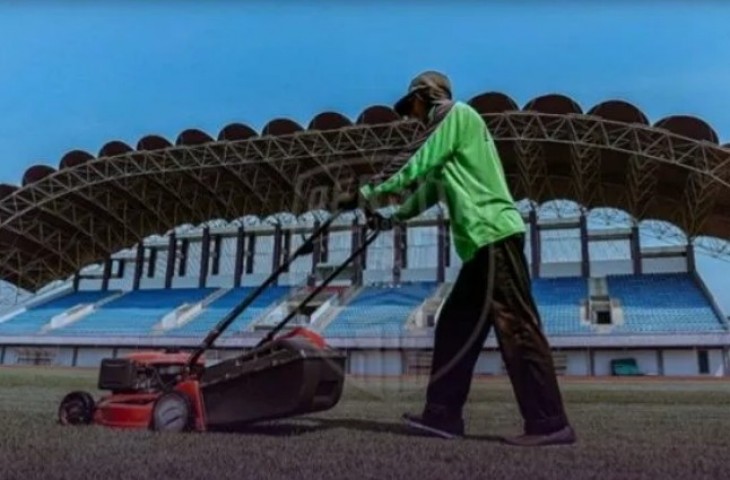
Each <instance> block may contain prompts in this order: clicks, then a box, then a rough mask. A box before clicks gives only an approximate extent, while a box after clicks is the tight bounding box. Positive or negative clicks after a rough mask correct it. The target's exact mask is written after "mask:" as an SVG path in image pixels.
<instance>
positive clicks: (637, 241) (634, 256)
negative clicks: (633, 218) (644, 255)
mask: <svg viewBox="0 0 730 480" xmlns="http://www.w3.org/2000/svg"><path fill="white" fill-rule="evenodd" d="M629 241H630V243H631V260H632V263H633V265H634V275H641V273H642V270H643V267H642V265H641V237H640V236H639V226H638V225H636V224H634V225H632V226H631V236H630V237H629Z"/></svg>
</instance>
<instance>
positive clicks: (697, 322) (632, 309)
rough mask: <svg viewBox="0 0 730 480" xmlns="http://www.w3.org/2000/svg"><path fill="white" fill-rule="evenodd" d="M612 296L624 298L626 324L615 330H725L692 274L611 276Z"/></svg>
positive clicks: (678, 331) (609, 279) (618, 298)
mask: <svg viewBox="0 0 730 480" xmlns="http://www.w3.org/2000/svg"><path fill="white" fill-rule="evenodd" d="M607 282H608V291H609V294H610V296H611V298H615V299H617V300H619V301H620V302H621V305H622V307H623V312H624V324H623V325H617V326H616V327H614V329H613V332H614V333H698V332H719V331H724V326H723V324H722V323H721V320H720V319H719V318H718V317H717V315H716V314H715V311H714V310H713V309H712V306H711V305H710V302H709V300H708V299H707V298H706V297H705V294H704V293H703V292H702V290H701V289H700V287H699V285H697V283H696V282H695V280H694V279H693V278H692V276H691V275H689V274H687V273H667V274H650V275H617V276H610V277H608V278H607Z"/></svg>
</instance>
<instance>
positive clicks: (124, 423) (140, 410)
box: [58, 328, 344, 432]
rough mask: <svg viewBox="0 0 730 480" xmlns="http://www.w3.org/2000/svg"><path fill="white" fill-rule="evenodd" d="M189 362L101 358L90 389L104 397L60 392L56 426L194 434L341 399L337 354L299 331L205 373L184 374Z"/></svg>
mask: <svg viewBox="0 0 730 480" xmlns="http://www.w3.org/2000/svg"><path fill="white" fill-rule="evenodd" d="M190 357H191V355H190V354H186V353H177V352H169V351H148V352H137V353H133V354H131V355H128V356H126V357H124V358H119V359H104V360H102V364H101V369H100V372H99V382H98V385H99V389H101V390H107V391H110V393H109V394H107V395H104V396H102V397H101V398H99V400H98V401H94V399H93V397H91V395H90V394H88V393H86V392H78V391H77V392H72V393H70V394H68V395H67V396H66V397H65V398H64V399H63V401H62V402H61V405H60V407H59V412H58V415H59V421H60V423H61V424H64V425H75V424H95V425H102V426H106V427H113V428H122V429H125V428H129V429H151V430H157V431H198V432H202V431H206V430H219V429H232V428H238V427H243V426H245V425H247V424H250V423H253V422H257V421H262V420H271V419H276V418H282V417H289V416H292V415H297V414H302V413H312V412H317V411H321V410H326V409H329V408H332V407H333V406H334V405H335V404H336V403H337V402H338V401H339V399H340V396H341V393H342V387H343V381H344V356H343V355H341V354H339V353H338V352H336V351H334V350H332V349H330V348H329V347H327V345H326V344H325V342H324V340H323V339H322V337H321V336H319V335H318V334H316V333H314V332H312V331H310V330H307V329H304V328H297V329H294V330H292V331H291V332H289V333H288V334H286V335H282V336H280V337H278V338H276V339H275V340H273V341H271V342H268V343H267V344H265V345H263V346H261V347H258V348H255V349H253V350H252V351H250V352H247V353H244V354H243V355H239V356H236V357H234V358H231V359H229V360H224V361H221V362H219V363H218V364H215V365H212V366H210V367H208V368H205V361H204V359H203V358H202V357H199V358H197V359H196V364H195V368H192V369H191V368H188V364H189V361H190Z"/></svg>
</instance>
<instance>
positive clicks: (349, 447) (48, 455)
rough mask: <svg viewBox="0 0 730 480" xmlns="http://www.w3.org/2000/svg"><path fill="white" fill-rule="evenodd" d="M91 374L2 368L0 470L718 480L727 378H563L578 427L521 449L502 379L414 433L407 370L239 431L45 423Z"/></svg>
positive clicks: (60, 475) (725, 445)
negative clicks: (433, 427)
mask: <svg viewBox="0 0 730 480" xmlns="http://www.w3.org/2000/svg"><path fill="white" fill-rule="evenodd" d="M95 381H96V372H95V371H84V370H45V369H28V368H4V369H0V422H1V425H2V430H1V433H0V479H2V480H13V479H18V480H21V479H46V480H50V479H69V480H70V479H87V478H88V479H103V480H112V479H135V480H138V479H147V478H150V479H156V480H163V479H184V480H196V479H211V480H218V479H247V478H255V479H259V478H261V479H285V478H286V479H291V478H302V479H304V478H306V479H344V478H367V479H379V480H382V479H391V478H392V479H410V478H413V479H419V480H425V479H431V478H433V479H452V478H453V479H471V478H483V479H503V478H510V479H520V480H521V479H530V480H532V479H581V480H587V479H593V478H595V479H602V480H606V479H625V480H629V479H662V480H667V479H726V478H730V384H728V382H726V381H690V380H671V381H670V380H657V379H653V380H638V381H623V382H612V381H590V380H578V379H562V385H563V391H564V395H565V398H566V402H567V406H568V410H569V414H570V416H571V418H572V421H573V423H574V425H575V427H576V430H577V432H578V434H579V436H580V440H579V444H577V445H575V446H568V447H565V446H563V447H547V448H541V449H519V448H515V447H508V446H505V445H502V444H500V443H499V442H498V441H496V440H495V438H494V436H495V435H501V434H508V433H515V432H518V431H519V428H520V420H519V416H518V414H517V410H516V407H515V405H514V402H513V397H512V393H511V391H510V389H509V385H508V384H507V382H506V381H505V380H504V379H501V378H493V379H485V380H477V381H476V382H475V385H474V387H473V390H472V397H471V401H470V404H469V406H468V409H467V421H468V427H467V428H468V435H469V438H467V439H462V440H453V441H447V440H440V439H435V438H427V437H421V436H415V435H412V434H411V433H410V432H409V431H408V430H407V429H406V428H405V427H404V426H402V425H401V424H400V422H399V417H400V414H401V412H403V411H405V410H414V411H416V410H418V409H419V408H420V407H421V401H422V398H423V390H422V388H423V385H422V383H421V382H419V381H415V380H409V381H405V380H397V381H393V380H388V381H386V380H377V381H369V382H364V381H360V380H357V379H350V380H349V383H348V386H347V389H346V393H345V396H344V397H343V400H342V401H341V402H340V404H339V405H338V406H337V407H336V408H335V409H333V410H331V411H329V412H326V413H324V414H321V415H315V416H311V417H306V418H300V419H296V420H287V421H281V422H277V423H271V424H266V425H261V426H258V427H256V428H251V429H250V431H247V432H245V433H235V434H232V433H228V434H217V433H216V434H212V433H210V434H181V435H170V434H167V435H166V434H152V433H150V432H146V431H145V432H132V431H112V430H107V429H103V428H100V427H84V428H73V427H72V428H69V427H65V428H64V427H60V426H58V425H56V424H55V413H56V407H57V403H58V401H59V400H60V399H61V398H62V397H63V395H64V394H65V393H67V392H68V391H70V390H73V389H79V388H83V389H89V390H92V391H93V388H94V384H95Z"/></svg>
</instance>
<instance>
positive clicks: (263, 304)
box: [167, 287, 291, 336]
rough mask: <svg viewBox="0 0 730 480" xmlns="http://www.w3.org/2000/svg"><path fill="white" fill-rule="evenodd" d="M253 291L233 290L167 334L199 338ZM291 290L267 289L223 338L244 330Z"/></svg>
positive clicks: (280, 288) (282, 288)
mask: <svg viewBox="0 0 730 480" xmlns="http://www.w3.org/2000/svg"><path fill="white" fill-rule="evenodd" d="M254 290H255V288H254V287H241V288H234V289H232V290H230V291H229V292H227V293H226V294H225V295H223V296H221V297H220V298H218V299H216V300H215V301H214V302H213V303H211V304H210V305H208V306H207V307H206V308H205V310H203V311H202V312H201V313H200V314H199V315H198V316H196V317H195V318H193V319H192V320H191V321H190V322H188V323H186V324H185V325H183V326H181V327H179V328H175V329H173V330H170V331H169V332H167V334H168V335H170V336H188V335H190V336H201V335H205V333H207V332H208V331H209V330H210V329H211V328H213V327H214V326H215V325H216V324H217V323H218V322H219V321H220V320H221V319H222V318H223V317H224V316H225V315H226V314H227V313H228V312H230V311H231V310H232V309H233V307H235V306H236V304H238V303H239V302H240V301H241V300H243V299H244V298H245V297H246V296H247V295H249V294H250V293H251V292H253V291H254ZM290 290H291V289H290V288H289V287H269V288H268V289H266V290H264V292H263V293H262V294H261V295H260V296H259V297H257V298H256V300H254V302H253V303H252V304H251V305H249V307H248V308H247V309H246V310H244V312H243V313H242V314H241V315H240V316H239V317H238V318H237V319H236V320H235V321H234V322H233V323H232V324H231V326H230V327H229V328H228V330H227V331H226V332H225V333H224V336H227V335H232V334H235V333H236V332H240V331H241V330H244V329H245V328H246V327H248V326H249V324H250V323H251V322H252V321H254V320H256V319H257V318H258V317H259V315H261V314H262V313H264V312H265V311H266V310H268V309H269V308H271V307H272V306H273V304H274V303H277V302H278V301H280V300H281V299H282V298H283V297H284V296H285V295H286V294H287V293H288V292H289V291H290Z"/></svg>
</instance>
